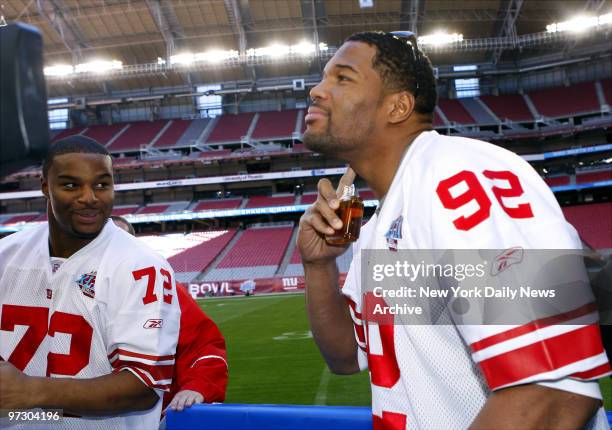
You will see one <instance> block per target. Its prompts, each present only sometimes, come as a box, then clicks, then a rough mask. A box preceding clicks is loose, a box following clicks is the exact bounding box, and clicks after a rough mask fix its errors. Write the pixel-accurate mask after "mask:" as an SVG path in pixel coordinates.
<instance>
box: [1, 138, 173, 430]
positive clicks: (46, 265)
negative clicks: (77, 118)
mask: <svg viewBox="0 0 612 430" xmlns="http://www.w3.org/2000/svg"><path fill="white" fill-rule="evenodd" d="M113 187H114V186H113V170H112V161H111V157H110V155H109V154H108V152H107V151H106V149H105V148H104V147H103V146H102V145H100V144H98V143H97V142H95V141H93V140H92V139H89V138H86V137H83V136H71V137H67V138H65V139H62V140H60V141H58V142H55V143H54V144H53V145H52V146H51V147H50V149H49V153H48V155H47V159H46V160H45V163H44V164H43V177H42V192H43V194H44V196H45V198H46V200H47V214H48V218H49V221H48V223H44V224H41V225H40V226H37V227H32V228H30V229H26V230H23V231H21V232H18V233H14V234H12V235H10V236H8V237H6V238H4V239H2V240H0V355H1V356H2V357H4V359H5V360H6V361H5V362H1V363H0V409H2V410H17V409H33V408H43V409H60V410H62V411H63V413H64V417H63V422H62V423H61V426H60V427H61V428H68V429H100V430H102V429H104V430H105V429H155V428H157V427H158V425H159V417H160V413H161V406H162V399H161V397H162V395H163V393H164V392H166V391H168V390H169V389H170V384H171V382H172V371H173V366H174V355H175V349H176V344H177V339H178V332H179V319H180V310H179V305H178V300H177V297H176V287H175V281H174V273H173V271H172V268H171V267H170V265H169V264H168V262H167V261H166V260H165V259H164V258H163V257H161V256H160V255H158V254H157V253H155V252H154V251H153V250H151V249H150V248H148V247H147V246H145V245H143V244H141V243H140V242H139V241H138V240H137V239H136V238H134V237H132V236H130V235H129V234H127V233H125V232H124V231H123V230H121V229H120V228H118V227H117V226H115V224H114V223H113V222H112V221H110V220H109V216H110V214H111V210H112V208H113V199H114V191H113ZM13 424H14V423H13V422H10V421H9V422H6V419H3V422H2V423H1V425H0V427H3V428H11V427H12V426H13Z"/></svg>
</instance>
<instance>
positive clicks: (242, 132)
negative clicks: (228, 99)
mask: <svg viewBox="0 0 612 430" xmlns="http://www.w3.org/2000/svg"><path fill="white" fill-rule="evenodd" d="M254 116H255V114H254V113H252V112H249V113H242V114H239V115H222V116H221V117H220V118H219V121H218V122H217V123H216V124H215V128H214V129H213V130H212V132H211V133H210V135H209V136H208V139H207V140H206V143H237V142H240V140H241V139H242V137H244V136H246V135H247V133H248V131H249V127H250V126H251V122H252V121H253V117H254Z"/></svg>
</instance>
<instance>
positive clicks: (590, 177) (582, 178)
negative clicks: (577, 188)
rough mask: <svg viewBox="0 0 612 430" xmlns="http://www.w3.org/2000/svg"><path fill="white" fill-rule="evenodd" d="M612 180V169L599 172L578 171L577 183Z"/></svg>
mask: <svg viewBox="0 0 612 430" xmlns="http://www.w3.org/2000/svg"><path fill="white" fill-rule="evenodd" d="M610 180H612V169H611V170H604V171H601V170H600V171H597V172H585V173H579V172H576V183H577V184H585V183H588V182H599V181H610Z"/></svg>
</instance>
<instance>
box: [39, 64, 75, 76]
mask: <svg viewBox="0 0 612 430" xmlns="http://www.w3.org/2000/svg"><path fill="white" fill-rule="evenodd" d="M43 73H44V74H45V76H68V75H72V74H73V73H74V67H72V66H71V65H69V64H57V65H55V66H48V67H45V68H44V69H43Z"/></svg>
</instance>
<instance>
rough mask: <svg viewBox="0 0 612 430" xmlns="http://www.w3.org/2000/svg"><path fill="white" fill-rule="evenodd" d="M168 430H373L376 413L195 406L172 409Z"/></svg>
mask: <svg viewBox="0 0 612 430" xmlns="http://www.w3.org/2000/svg"><path fill="white" fill-rule="evenodd" d="M166 429H167V430H312V429H316V430H372V410H371V409H370V408H369V407H356V406H300V405H232V404H217V405H194V406H192V407H191V408H187V409H185V410H183V411H182V412H174V411H171V410H169V411H168V415H167V417H166Z"/></svg>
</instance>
